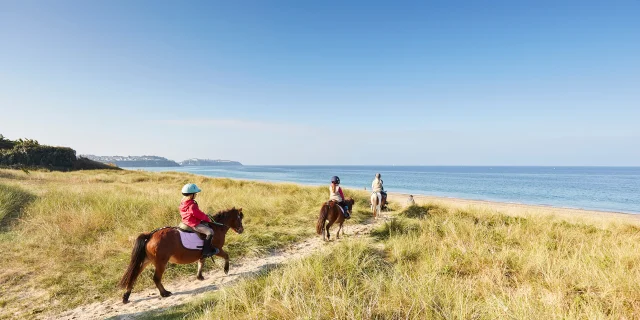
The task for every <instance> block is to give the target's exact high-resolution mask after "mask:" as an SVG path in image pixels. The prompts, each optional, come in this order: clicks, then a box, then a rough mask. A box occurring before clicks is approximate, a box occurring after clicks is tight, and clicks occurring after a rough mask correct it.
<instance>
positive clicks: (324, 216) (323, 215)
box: [316, 204, 329, 234]
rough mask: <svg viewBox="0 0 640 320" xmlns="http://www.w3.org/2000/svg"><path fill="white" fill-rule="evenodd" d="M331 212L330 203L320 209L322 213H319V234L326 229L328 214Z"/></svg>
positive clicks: (317, 228)
mask: <svg viewBox="0 0 640 320" xmlns="http://www.w3.org/2000/svg"><path fill="white" fill-rule="evenodd" d="M328 213H329V205H326V204H325V205H323V206H322V209H320V215H318V223H317V224H316V232H317V233H318V234H322V229H324V221H325V220H327V215H328Z"/></svg>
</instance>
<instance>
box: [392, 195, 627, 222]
mask: <svg viewBox="0 0 640 320" xmlns="http://www.w3.org/2000/svg"><path fill="white" fill-rule="evenodd" d="M388 197H389V199H388V200H389V201H390V202H396V203H398V204H400V205H402V206H405V205H406V204H407V199H408V197H409V195H408V194H404V193H395V192H389V193H388ZM413 198H414V200H415V202H416V204H418V205H421V204H427V203H435V204H440V205H443V206H446V207H450V208H460V209H464V208H474V209H483V210H491V211H497V212H501V213H505V214H509V215H518V216H528V215H547V216H555V217H558V218H562V219H564V220H569V221H574V222H579V221H581V222H589V223H595V224H603V225H606V224H610V223H634V224H640V215H636V214H631V213H620V212H608V211H596V210H583V209H573V208H561V207H552V206H541V205H529V204H519V203H505V202H493V201H483V200H467V199H457V198H445V197H436V196H426V195H415V194H414V195H413Z"/></svg>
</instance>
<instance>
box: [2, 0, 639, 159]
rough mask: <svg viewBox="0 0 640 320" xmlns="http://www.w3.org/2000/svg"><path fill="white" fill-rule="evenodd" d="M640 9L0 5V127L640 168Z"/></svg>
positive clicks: (106, 143) (73, 135)
mask: <svg viewBox="0 0 640 320" xmlns="http://www.w3.org/2000/svg"><path fill="white" fill-rule="evenodd" d="M639 16H640V2H638V1H607V2H605V1H491V2H484V1H483V2H480V1H415V2H404V1H385V2H376V1H314V2H312V1H225V2H221V1H220V2H218V1H189V2H183V1H148V2H143V1H100V2H99V1H40V2H35V1H6V0H5V1H0V133H1V134H4V135H5V136H7V137H9V138H13V139H15V138H20V137H28V138H35V139H37V140H39V141H40V142H41V143H46V144H53V145H64V146H70V147H73V148H74V149H76V150H77V151H78V152H79V153H90V154H98V155H116V154H117V155H143V154H154V155H161V156H165V157H168V158H170V159H174V160H183V159H186V158H191V157H200V158H226V159H233V160H239V161H242V162H243V163H247V164H397V165H400V164H405V165H640V142H639V141H640V126H639V125H638V123H639V122H640V19H638V17H639Z"/></svg>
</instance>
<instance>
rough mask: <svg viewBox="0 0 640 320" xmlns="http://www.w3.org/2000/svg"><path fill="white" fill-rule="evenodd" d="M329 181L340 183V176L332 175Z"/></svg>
mask: <svg viewBox="0 0 640 320" xmlns="http://www.w3.org/2000/svg"><path fill="white" fill-rule="evenodd" d="M331 182H334V183H335V184H340V178H338V176H333V177H331Z"/></svg>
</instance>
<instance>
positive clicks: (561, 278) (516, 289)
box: [148, 205, 640, 319]
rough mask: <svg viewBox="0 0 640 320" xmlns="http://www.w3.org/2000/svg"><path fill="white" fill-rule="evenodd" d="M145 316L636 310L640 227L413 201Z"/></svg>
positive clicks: (552, 315)
mask: <svg viewBox="0 0 640 320" xmlns="http://www.w3.org/2000/svg"><path fill="white" fill-rule="evenodd" d="M148 317H149V318H163V319H177V318H182V317H186V318H188V319H212V318H216V319H217V318H223V319H256V318H260V319H604V318H609V319H638V318H640V228H639V227H637V226H633V225H628V224H616V223H612V224H610V225H609V226H608V227H606V228H598V227H595V226H593V225H590V224H583V223H568V222H564V221H562V220H557V219H554V218H552V217H549V216H544V217H534V216H528V217H513V216H508V215H504V214H500V213H497V212H493V211H474V210H460V209H455V210H452V209H447V208H444V207H440V206H436V205H427V206H421V207H418V206H414V207H410V208H409V209H407V210H406V211H404V212H402V213H401V214H400V215H399V216H398V217H397V218H396V219H393V220H392V221H390V222H388V223H386V224H385V225H384V226H381V227H380V228H378V229H376V230H375V232H374V233H373V237H372V238H371V239H369V240H357V241H354V240H351V241H350V240H348V239H347V240H344V241H342V243H340V244H339V245H337V246H335V247H333V249H332V250H329V251H328V252H322V253H318V254H316V255H314V256H312V257H309V258H307V259H304V260H301V261H297V262H294V263H292V264H290V265H286V266H283V267H281V268H278V269H275V270H272V271H271V272H267V273H265V274H263V275H262V276H260V277H258V278H255V279H250V280H245V281H242V282H240V283H239V284H237V285H235V286H233V287H229V288H226V289H223V290H222V291H220V292H216V293H212V294H210V295H208V296H206V297H205V298H203V299H201V300H200V301H198V302H195V303H191V304H187V305H184V306H181V307H178V308H174V309H171V310H169V311H166V312H164V313H162V314H151V315H149V316H148Z"/></svg>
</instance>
